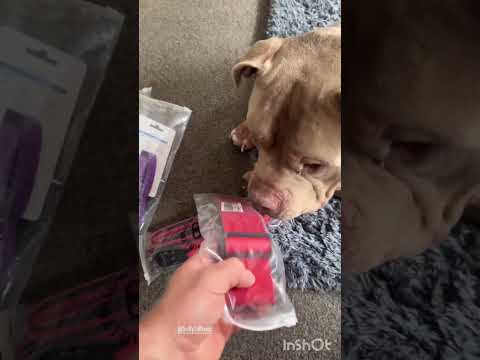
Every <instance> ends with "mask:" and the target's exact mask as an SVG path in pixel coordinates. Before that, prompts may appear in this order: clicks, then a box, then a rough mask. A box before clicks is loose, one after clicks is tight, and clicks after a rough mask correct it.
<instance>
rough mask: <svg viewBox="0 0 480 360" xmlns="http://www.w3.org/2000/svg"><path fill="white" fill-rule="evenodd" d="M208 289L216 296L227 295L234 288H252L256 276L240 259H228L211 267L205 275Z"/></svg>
mask: <svg viewBox="0 0 480 360" xmlns="http://www.w3.org/2000/svg"><path fill="white" fill-rule="evenodd" d="M204 279H205V280H206V287H207V289H208V290H209V291H211V292H213V293H215V294H226V293H227V292H228V291H229V290H230V289H231V288H234V287H250V286H252V285H253V284H254V283H255V276H254V275H253V273H252V272H251V271H250V270H247V269H246V268H245V265H244V264H243V263H242V262H241V261H240V259H238V258H234V257H232V258H228V259H226V260H224V261H220V262H218V263H215V264H212V265H210V266H209V267H208V268H207V269H206V270H205V274H204Z"/></svg>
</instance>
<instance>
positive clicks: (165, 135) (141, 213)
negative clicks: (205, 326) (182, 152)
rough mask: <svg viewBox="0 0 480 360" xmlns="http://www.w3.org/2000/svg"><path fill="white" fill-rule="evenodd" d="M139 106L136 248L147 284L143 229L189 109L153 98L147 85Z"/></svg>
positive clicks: (152, 212)
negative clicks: (137, 234) (137, 246)
mask: <svg viewBox="0 0 480 360" xmlns="http://www.w3.org/2000/svg"><path fill="white" fill-rule="evenodd" d="M139 106H140V113H139V130H138V133H139V151H138V163H139V176H138V177H139V184H138V196H139V200H138V224H139V230H138V232H139V251H140V260H141V263H142V267H143V270H144V274H145V279H146V280H147V282H148V283H150V282H151V281H152V278H151V276H150V271H149V266H148V261H147V250H148V239H147V237H148V235H147V230H148V227H149V226H150V223H151V222H152V219H153V216H154V215H155V211H156V210H157V208H158V205H159V203H160V199H161V197H162V193H163V190H164V189H165V185H166V182H167V178H168V175H169V173H170V170H171V168H172V165H173V161H174V160H175V156H176V154H177V151H178V149H179V147H180V144H181V142H182V139H183V134H184V133H185V129H186V128H187V125H188V122H189V120H190V115H191V113H192V111H191V110H190V109H188V108H186V107H181V106H178V105H174V104H170V103H168V102H165V101H161V100H156V99H153V98H152V97H151V89H150V88H148V89H144V90H142V91H140V93H139Z"/></svg>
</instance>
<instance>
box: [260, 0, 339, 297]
mask: <svg viewBox="0 0 480 360" xmlns="http://www.w3.org/2000/svg"><path fill="white" fill-rule="evenodd" d="M339 21H340V0H272V2H271V9H270V15H269V18H268V21H267V30H266V34H267V37H272V36H278V37H288V36H296V35H301V34H303V33H306V32H309V31H311V30H313V28H315V27H322V26H328V25H333V24H335V23H338V22H339ZM340 217H341V201H340V200H339V199H337V198H334V199H332V200H331V201H330V202H329V203H328V204H327V206H325V207H324V208H323V209H320V210H319V211H317V212H316V213H313V214H307V215H303V216H300V217H298V218H296V219H294V220H292V221H289V222H285V223H283V224H281V225H279V226H275V227H271V232H272V234H273V237H274V239H275V240H276V241H277V243H278V244H279V245H280V248H281V249H282V252H283V258H284V263H285V272H286V276H287V285H288V287H289V288H294V289H302V290H304V289H309V290H315V291H331V290H336V289H339V288H340V285H341V284H340V283H341V232H340Z"/></svg>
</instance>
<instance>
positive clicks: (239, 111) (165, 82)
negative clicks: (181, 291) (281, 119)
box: [139, 0, 341, 360]
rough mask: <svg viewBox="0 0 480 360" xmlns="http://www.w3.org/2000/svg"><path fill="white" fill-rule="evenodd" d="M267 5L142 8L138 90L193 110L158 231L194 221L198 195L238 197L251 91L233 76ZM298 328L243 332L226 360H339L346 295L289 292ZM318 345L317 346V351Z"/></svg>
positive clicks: (152, 292) (154, 0) (209, 2)
mask: <svg viewBox="0 0 480 360" xmlns="http://www.w3.org/2000/svg"><path fill="white" fill-rule="evenodd" d="M267 12H268V2H267V1H262V0H237V1H230V0H185V1H175V0H140V84H139V86H140V87H144V86H153V87H154V93H153V95H154V96H155V97H158V98H161V99H163V100H166V101H171V102H174V103H177V104H180V105H184V106H188V107H189V108H191V109H192V110H193V116H192V119H191V123H190V127H189V129H188V131H187V133H186V135H185V138H184V142H183V144H182V147H181V149H180V151H179V153H178V156H177V159H176V161H175V165H174V167H173V171H172V173H171V175H170V179H169V181H168V184H167V187H166V190H165V194H164V197H163V199H162V206H161V207H160V209H159V210H158V213H157V216H156V219H155V223H156V224H163V223H167V222H170V221H173V220H178V219H181V218H184V217H186V216H189V215H191V214H193V211H194V205H193V200H192V194H194V193H196V192H220V193H229V194H231V193H238V192H239V190H240V188H241V185H242V181H241V175H242V174H243V173H244V172H245V171H246V170H247V168H248V165H249V160H248V156H246V155H245V154H241V153H240V152H239V151H237V150H236V149H234V148H233V146H232V145H231V144H230V142H229V138H228V134H229V132H230V130H231V129H232V128H233V127H234V126H235V125H236V124H237V123H238V122H240V121H241V120H242V117H243V116H244V115H245V112H246V104H247V101H248V93H249V86H248V84H244V85H243V86H242V87H241V89H239V90H236V89H235V88H234V86H233V83H232V80H231V77H230V69H231V67H232V66H233V65H234V63H235V61H236V60H237V59H238V58H239V57H240V56H241V55H242V54H243V52H244V51H245V50H246V49H247V48H248V47H249V46H250V45H251V44H252V43H253V42H254V41H255V40H258V39H260V38H262V37H263V31H264V28H265V20H266V16H267ZM141 284H142V286H141V293H140V301H141V309H142V310H143V311H144V310H146V309H148V308H149V307H150V306H151V304H152V303H153V302H154V301H155V300H156V299H158V297H159V296H160V294H161V292H162V289H163V287H164V285H165V278H162V279H159V280H158V281H157V282H155V283H154V284H152V285H151V286H150V287H148V288H147V287H146V284H145V282H144V281H142V282H141ZM290 293H291V296H292V299H293V302H294V304H295V306H296V309H297V313H298V317H299V324H298V325H297V326H296V327H294V328H292V329H283V330H278V331H273V332H267V333H252V332H241V333H240V334H238V335H237V336H235V338H234V339H232V340H231V342H230V343H229V344H228V347H227V349H226V351H225V353H224V358H225V359H265V360H267V359H286V358H288V359H290V358H292V359H294V358H302V359H339V358H340V302H341V296H340V294H329V295H319V294H314V293H309V292H308V293H307V292H306V293H301V292H299V291H292V292H290ZM317 338H321V339H326V340H329V341H331V342H332V343H333V346H332V348H333V350H331V351H321V352H315V351H284V350H283V341H284V340H285V341H288V342H293V341H295V340H299V341H300V342H302V340H303V339H305V341H311V340H313V339H317ZM317 344H318V343H317Z"/></svg>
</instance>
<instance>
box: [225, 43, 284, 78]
mask: <svg viewBox="0 0 480 360" xmlns="http://www.w3.org/2000/svg"><path fill="white" fill-rule="evenodd" d="M284 41H285V40H284V39H281V38H270V39H268V40H261V41H257V42H256V43H255V45H253V47H252V48H251V49H250V50H249V51H248V52H247V53H246V54H245V55H244V56H243V57H242V58H241V59H240V61H239V62H238V63H237V64H236V65H235V66H234V67H233V69H232V76H233V80H234V81H235V85H236V86H237V87H238V86H239V85H240V81H241V79H242V76H245V77H250V76H252V75H254V74H256V73H257V72H261V71H265V70H266V68H267V67H268V65H269V63H270V62H271V60H272V59H273V57H274V56H275V54H276V53H277V51H278V50H279V49H280V48H281V47H282V45H283V43H284Z"/></svg>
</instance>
